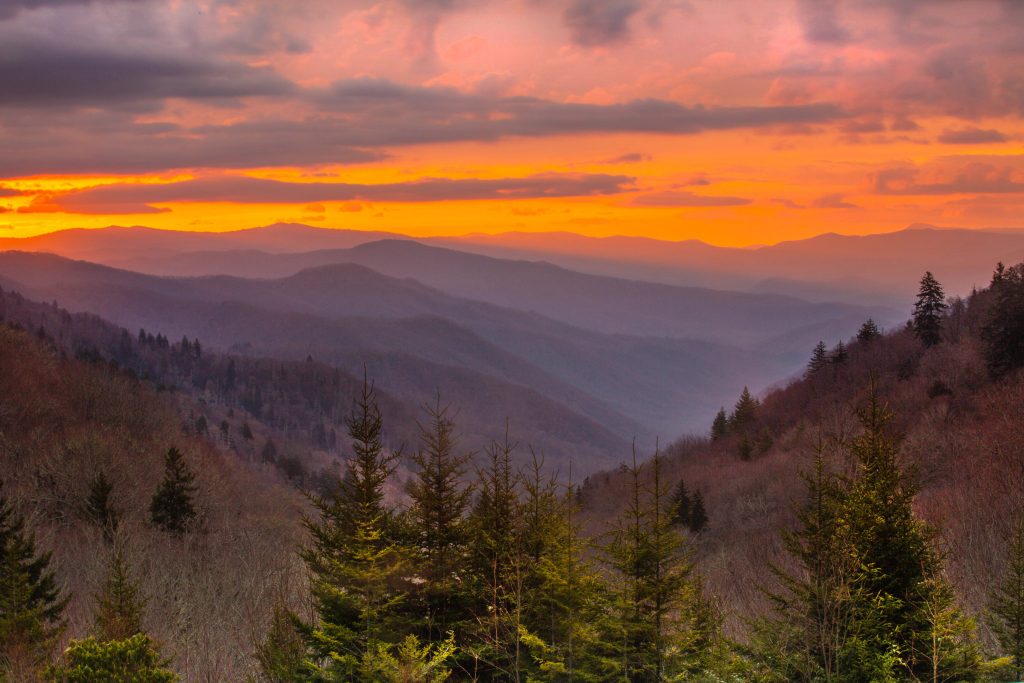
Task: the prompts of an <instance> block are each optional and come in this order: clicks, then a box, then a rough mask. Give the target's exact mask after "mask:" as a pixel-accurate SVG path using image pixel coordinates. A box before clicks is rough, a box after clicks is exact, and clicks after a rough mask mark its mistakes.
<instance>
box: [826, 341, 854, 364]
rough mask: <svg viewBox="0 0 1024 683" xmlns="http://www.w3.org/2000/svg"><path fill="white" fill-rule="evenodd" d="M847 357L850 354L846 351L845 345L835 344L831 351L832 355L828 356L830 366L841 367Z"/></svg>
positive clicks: (841, 343)
mask: <svg viewBox="0 0 1024 683" xmlns="http://www.w3.org/2000/svg"><path fill="white" fill-rule="evenodd" d="M849 357H850V354H849V352H848V351H847V350H846V344H844V343H843V342H841V341H840V342H838V343H837V344H836V347H835V348H834V349H832V353H831V354H830V355H829V362H830V363H832V365H842V364H843V363H845V362H846V359H847V358H849Z"/></svg>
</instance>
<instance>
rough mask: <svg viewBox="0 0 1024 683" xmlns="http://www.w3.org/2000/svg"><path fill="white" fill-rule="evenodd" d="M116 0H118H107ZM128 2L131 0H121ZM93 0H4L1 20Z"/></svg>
mask: <svg viewBox="0 0 1024 683" xmlns="http://www.w3.org/2000/svg"><path fill="white" fill-rule="evenodd" d="M107 1H108V2H110V1H116V0H107ZM120 1H121V2H128V1H130V0H120ZM92 2H93V0H3V3H2V4H0V20H4V19H11V18H13V17H15V16H17V15H18V14H19V13H20V12H23V11H25V10H33V9H43V8H55V7H70V6H72V5H89V4H92Z"/></svg>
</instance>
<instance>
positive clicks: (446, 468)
mask: <svg viewBox="0 0 1024 683" xmlns="http://www.w3.org/2000/svg"><path fill="white" fill-rule="evenodd" d="M424 410H425V412H426V414H427V421H426V424H424V423H418V425H419V429H420V448H419V450H417V451H416V453H415V454H414V455H413V456H412V461H413V465H414V466H415V468H416V469H415V471H414V472H413V478H412V481H411V482H410V484H409V491H408V492H409V498H410V499H411V507H410V518H411V526H412V535H413V538H414V544H415V547H416V548H417V552H418V557H417V562H416V564H417V570H418V571H417V573H418V574H419V575H420V576H422V577H423V578H424V580H425V581H424V584H423V585H422V587H421V590H420V591H419V597H420V599H421V606H422V608H423V611H424V612H425V613H426V622H427V623H426V629H425V635H426V637H427V639H428V640H434V639H435V638H439V637H441V635H442V634H444V633H446V632H448V631H451V630H455V631H456V633H457V632H458V629H459V628H460V627H461V625H462V623H463V622H464V621H465V620H466V619H468V605H467V604H466V603H467V597H468V596H467V595H466V594H465V592H464V591H463V590H462V581H461V579H460V578H459V573H460V571H461V569H462V567H463V565H464V563H465V561H466V557H467V553H468V546H467V541H468V537H467V525H466V519H465V515H466V510H467V508H468V507H469V502H470V496H471V495H472V491H471V489H470V488H469V487H467V486H465V485H463V483H462V482H463V480H464V478H465V467H466V464H467V463H468V462H469V460H470V458H471V457H472V453H468V452H460V451H459V445H458V437H457V435H456V433H455V423H454V422H453V420H452V419H451V418H450V417H449V415H448V407H447V406H442V405H441V401H440V399H438V401H437V403H436V404H435V405H433V406H431V405H427V406H425V407H424Z"/></svg>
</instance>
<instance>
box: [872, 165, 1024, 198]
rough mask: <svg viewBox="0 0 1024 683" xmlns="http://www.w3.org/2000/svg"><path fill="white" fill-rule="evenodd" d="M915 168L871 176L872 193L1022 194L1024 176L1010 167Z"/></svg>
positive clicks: (898, 169) (882, 172)
mask: <svg viewBox="0 0 1024 683" xmlns="http://www.w3.org/2000/svg"><path fill="white" fill-rule="evenodd" d="M927 171H928V174H927V175H928V176H929V177H927V178H925V179H923V180H922V176H923V175H925V173H924V172H923V171H922V170H921V169H919V168H916V167H910V166H898V167H894V168H888V169H883V170H881V171H879V172H877V173H875V174H874V176H873V181H874V189H875V192H877V193H879V194H891V195H945V194H1015V193H1020V192H1024V173H1022V172H1021V170H1020V169H1019V168H1017V167H1014V166H1012V165H1010V164H994V163H986V162H978V161H976V162H971V163H968V164H966V165H965V166H963V167H961V168H957V169H955V170H950V169H943V168H939V169H927Z"/></svg>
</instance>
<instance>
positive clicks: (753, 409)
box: [729, 387, 759, 429]
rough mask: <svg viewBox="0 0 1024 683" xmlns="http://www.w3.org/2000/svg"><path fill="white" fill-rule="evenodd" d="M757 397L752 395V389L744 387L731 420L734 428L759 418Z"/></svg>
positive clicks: (742, 426)
mask: <svg viewBox="0 0 1024 683" xmlns="http://www.w3.org/2000/svg"><path fill="white" fill-rule="evenodd" d="M758 405H759V404H758V402H757V399H756V398H754V397H753V396H751V395H750V389H748V388H747V387H743V392H742V393H741V394H740V397H739V399H738V400H737V401H736V406H735V407H734V408H733V411H732V418H731V419H730V420H729V423H730V427H731V428H732V429H742V428H744V427H746V426H748V425H750V424H751V423H752V422H754V420H755V419H756V418H757V408H758Z"/></svg>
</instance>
